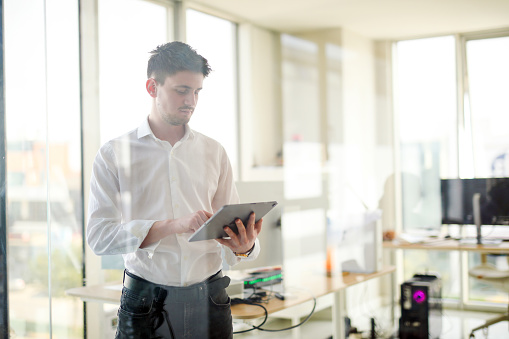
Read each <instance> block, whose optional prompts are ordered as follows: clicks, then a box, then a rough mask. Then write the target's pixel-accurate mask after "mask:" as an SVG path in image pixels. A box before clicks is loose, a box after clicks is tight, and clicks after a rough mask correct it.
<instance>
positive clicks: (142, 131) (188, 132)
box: [138, 116, 194, 141]
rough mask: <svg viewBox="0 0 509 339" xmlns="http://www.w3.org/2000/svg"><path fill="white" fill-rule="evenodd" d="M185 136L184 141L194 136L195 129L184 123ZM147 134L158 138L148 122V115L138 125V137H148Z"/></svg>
mask: <svg viewBox="0 0 509 339" xmlns="http://www.w3.org/2000/svg"><path fill="white" fill-rule="evenodd" d="M184 129H185V132H184V136H183V137H182V141H184V140H187V139H188V138H189V139H192V138H194V131H193V130H192V129H191V128H190V127H189V125H188V124H185V125H184ZM147 135H152V137H153V138H155V139H157V138H156V136H155V135H154V132H152V129H151V128H150V125H149V124H148V116H147V118H146V119H144V120H143V122H142V123H141V125H140V126H139V127H138V139H141V138H143V137H146V136H147Z"/></svg>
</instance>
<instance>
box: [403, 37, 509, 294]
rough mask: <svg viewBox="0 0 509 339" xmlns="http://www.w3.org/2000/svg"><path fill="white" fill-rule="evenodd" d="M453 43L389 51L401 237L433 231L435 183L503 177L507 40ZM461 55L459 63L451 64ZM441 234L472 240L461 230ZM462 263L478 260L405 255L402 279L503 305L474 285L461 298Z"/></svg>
mask: <svg viewBox="0 0 509 339" xmlns="http://www.w3.org/2000/svg"><path fill="white" fill-rule="evenodd" d="M458 39H459V40H458V41H460V42H461V43H457V40H456V38H455V37H453V36H445V37H437V38H427V39H418V40H408V41H400V42H398V43H397V44H396V55H397V57H396V59H395V74H394V79H395V80H394V81H395V93H396V95H395V101H394V103H395V108H396V110H397V119H398V123H399V132H398V133H399V134H398V139H399V145H400V149H401V153H400V155H399V158H400V163H401V171H402V173H401V183H402V201H403V206H402V210H403V211H402V212H403V218H402V221H403V225H402V226H403V231H404V232H408V231H412V230H415V229H431V230H435V231H438V230H440V229H441V226H442V225H441V212H440V208H441V206H440V179H441V178H456V177H496V176H508V175H509V171H508V169H509V166H508V164H509V162H508V160H509V155H508V150H509V149H508V148H507V145H508V144H509V136H508V134H507V132H506V131H504V127H503V126H506V125H507V123H508V122H509V121H508V119H509V118H508V117H509V114H508V113H509V100H508V99H507V95H505V94H506V93H507V92H508V91H509V83H508V82H507V79H508V76H509V62H508V60H509V37H507V36H502V37H501V36H500V34H499V35H498V36H495V37H492V38H490V37H489V36H487V35H484V36H483V37H482V38H480V37H479V36H475V35H465V36H461V37H458ZM458 47H460V48H458ZM463 53H464V57H463V58H457V57H456V56H457V55H463ZM456 60H460V61H459V62H460V64H459V65H457V64H456ZM464 61H465V62H464ZM456 70H462V71H463V73H457V71H456ZM457 79H460V81H459V82H458V80H457ZM458 98H460V100H458ZM458 103H459V105H458ZM458 108H459V109H458ZM495 228H496V227H491V229H487V227H486V228H483V235H486V234H487V233H490V234H492V235H494V236H497V235H501V236H504V237H507V234H509V232H508V231H509V230H507V227H499V228H500V229H497V230H495ZM446 231H447V232H449V233H450V234H451V233H452V235H460V234H463V235H467V236H468V235H470V236H474V235H475V230H474V228H473V226H469V225H467V226H465V227H460V228H459V229H455V228H452V227H449V228H448V229H447V230H446ZM464 260H468V263H467V264H468V266H469V267H472V266H474V265H476V264H478V263H480V261H481V258H480V255H478V254H469V255H468V257H467V256H460V255H459V253H455V252H447V253H444V252H439V251H405V253H404V262H405V268H404V269H405V278H409V277H411V276H412V275H413V274H414V273H419V272H426V271H438V272H443V273H444V275H443V276H442V279H443V296H444V297H445V298H454V299H458V298H459V299H460V300H461V301H468V302H471V301H472V300H478V301H501V302H504V303H505V302H507V292H506V291H501V290H497V289H496V288H495V287H493V286H486V284H484V283H483V282H479V281H476V280H474V279H471V280H470V282H471V285H470V286H469V287H468V291H467V287H466V283H467V281H468V278H467V277H466V276H461V274H460V273H461V272H460V268H459V266H460V265H458V263H461V264H462V263H463V262H464ZM488 260H489V262H490V263H492V264H494V265H497V266H500V268H501V269H506V267H507V261H506V260H505V258H498V257H494V258H489V259H488ZM467 292H468V293H467ZM465 298H466V299H468V300H466V299H465ZM464 299H465V300H464Z"/></svg>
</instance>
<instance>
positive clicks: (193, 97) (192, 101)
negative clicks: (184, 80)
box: [184, 93, 198, 107]
mask: <svg viewBox="0 0 509 339" xmlns="http://www.w3.org/2000/svg"><path fill="white" fill-rule="evenodd" d="M197 101H198V95H197V94H194V93H190V94H188V95H186V97H185V99H184V104H186V105H187V106H192V107H194V106H195V105H196V102H197Z"/></svg>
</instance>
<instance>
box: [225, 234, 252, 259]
mask: <svg viewBox="0 0 509 339" xmlns="http://www.w3.org/2000/svg"><path fill="white" fill-rule="evenodd" d="M224 247H225V260H226V263H227V264H228V265H230V266H234V265H236V264H238V263H240V262H241V261H253V260H255V259H256V258H257V257H258V255H259V254H260V241H259V240H258V238H256V240H255V244H254V248H253V251H252V252H251V253H250V254H249V256H247V257H237V256H236V255H235V253H233V251H232V250H231V249H230V248H229V247H226V246H224Z"/></svg>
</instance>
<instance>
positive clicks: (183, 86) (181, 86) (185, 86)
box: [175, 85, 202, 90]
mask: <svg viewBox="0 0 509 339" xmlns="http://www.w3.org/2000/svg"><path fill="white" fill-rule="evenodd" d="M175 88H186V89H193V88H192V87H191V86H187V85H176V86H175ZM201 89H202V88H201V87H200V88H197V90H201Z"/></svg>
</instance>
